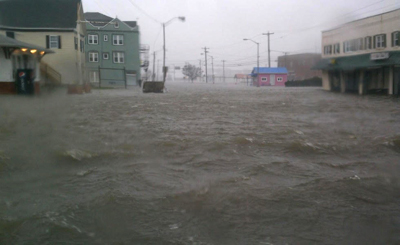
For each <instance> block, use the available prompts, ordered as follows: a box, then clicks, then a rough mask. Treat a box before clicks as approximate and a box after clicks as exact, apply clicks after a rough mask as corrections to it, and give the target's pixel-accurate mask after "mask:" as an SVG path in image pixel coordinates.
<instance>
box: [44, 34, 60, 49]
mask: <svg viewBox="0 0 400 245" xmlns="http://www.w3.org/2000/svg"><path fill="white" fill-rule="evenodd" d="M46 47H47V48H61V38H60V36H55V35H47V36H46Z"/></svg>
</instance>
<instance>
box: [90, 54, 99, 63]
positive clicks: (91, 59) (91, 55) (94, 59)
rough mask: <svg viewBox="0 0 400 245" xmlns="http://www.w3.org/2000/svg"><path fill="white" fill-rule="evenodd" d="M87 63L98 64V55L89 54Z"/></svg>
mask: <svg viewBox="0 0 400 245" xmlns="http://www.w3.org/2000/svg"><path fill="white" fill-rule="evenodd" d="M89 62H99V53H97V52H89Z"/></svg>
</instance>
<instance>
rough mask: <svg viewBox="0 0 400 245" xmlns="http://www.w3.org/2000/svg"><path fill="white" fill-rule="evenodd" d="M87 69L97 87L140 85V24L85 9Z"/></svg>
mask: <svg viewBox="0 0 400 245" xmlns="http://www.w3.org/2000/svg"><path fill="white" fill-rule="evenodd" d="M85 19H86V21H87V22H86V30H87V31H86V38H85V40H86V44H85V54H86V69H87V72H88V75H89V81H90V83H91V84H92V86H95V87H127V86H137V85H140V48H139V47H140V44H139V27H138V26H137V23H136V21H121V20H119V19H118V18H115V19H113V18H111V17H109V16H106V15H103V14H101V13H97V12H96V13H85Z"/></svg>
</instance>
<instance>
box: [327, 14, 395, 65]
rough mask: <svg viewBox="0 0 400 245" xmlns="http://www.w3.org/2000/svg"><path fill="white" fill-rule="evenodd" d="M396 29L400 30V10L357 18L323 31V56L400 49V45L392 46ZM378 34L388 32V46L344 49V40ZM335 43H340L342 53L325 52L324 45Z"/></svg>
mask: <svg viewBox="0 0 400 245" xmlns="http://www.w3.org/2000/svg"><path fill="white" fill-rule="evenodd" d="M395 31H400V10H396V11H392V12H389V13H385V14H381V15H377V16H372V17H369V18H365V19H361V20H357V21H354V22H350V23H347V24H344V25H343V26H341V27H339V28H336V29H333V30H329V31H324V32H322V45H321V50H322V57H323V58H330V57H344V56H350V55H358V54H368V53H371V52H380V51H400V46H394V47H392V40H391V39H392V33H393V32H395ZM378 34H386V48H378V49H375V48H372V49H369V50H359V51H354V52H347V53H344V51H343V42H344V41H348V40H352V39H357V38H365V37H367V36H371V37H372V38H373V36H374V35H378ZM372 42H373V41H372ZM335 43H339V44H340V53H339V54H333V53H332V54H324V52H323V51H324V46H326V45H333V44H335Z"/></svg>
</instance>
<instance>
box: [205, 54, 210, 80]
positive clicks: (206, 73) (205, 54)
mask: <svg viewBox="0 0 400 245" xmlns="http://www.w3.org/2000/svg"><path fill="white" fill-rule="evenodd" d="M207 49H210V48H207V47H204V56H205V58H204V60H205V62H206V83H208V77H207V53H208V51H207Z"/></svg>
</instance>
